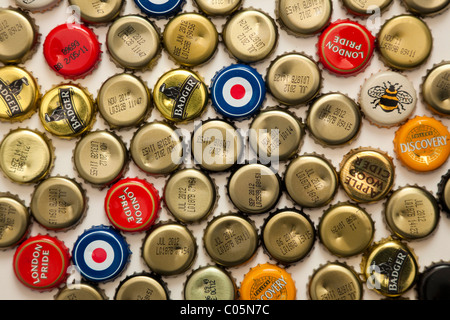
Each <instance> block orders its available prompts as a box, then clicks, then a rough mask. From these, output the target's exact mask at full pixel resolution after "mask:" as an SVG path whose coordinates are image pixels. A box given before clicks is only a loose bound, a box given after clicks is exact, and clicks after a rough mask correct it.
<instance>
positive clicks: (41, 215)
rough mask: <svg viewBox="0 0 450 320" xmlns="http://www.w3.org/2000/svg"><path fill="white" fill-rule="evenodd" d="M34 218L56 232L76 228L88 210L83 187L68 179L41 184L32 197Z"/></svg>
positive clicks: (45, 181) (50, 179)
mask: <svg viewBox="0 0 450 320" xmlns="http://www.w3.org/2000/svg"><path fill="white" fill-rule="evenodd" d="M30 210H31V214H32V216H33V218H34V219H35V220H36V221H37V222H38V223H39V224H40V225H41V226H43V227H44V228H46V229H49V230H54V231H62V230H67V229H69V228H73V227H74V226H76V225H77V224H78V223H79V222H80V221H81V220H82V218H83V217H84V215H85V213H86V210H87V198H86V195H85V191H84V190H83V189H82V187H81V185H80V184H79V183H78V182H76V181H75V180H73V179H69V178H66V177H60V176H56V177H50V178H47V179H45V180H44V181H42V182H41V183H39V184H38V185H37V186H36V187H35V189H34V192H33V194H32V196H31V202H30Z"/></svg>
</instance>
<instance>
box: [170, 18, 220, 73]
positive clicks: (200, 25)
mask: <svg viewBox="0 0 450 320" xmlns="http://www.w3.org/2000/svg"><path fill="white" fill-rule="evenodd" d="M163 44H164V48H165V49H166V51H167V52H168V54H169V55H170V57H171V58H172V59H173V60H175V62H177V63H179V64H180V65H182V66H186V67H193V66H198V65H200V64H203V63H205V62H207V61H208V60H210V59H211V57H212V56H213V55H214V53H215V52H216V49H217V46H218V44H219V33H218V32H217V30H216V27H215V25H214V24H213V23H212V22H211V20H210V19H209V18H207V17H205V16H204V15H201V14H199V13H194V12H192V13H182V14H178V15H176V16H174V17H173V18H172V19H170V20H169V22H168V23H167V25H166V27H165V28H164V33H163Z"/></svg>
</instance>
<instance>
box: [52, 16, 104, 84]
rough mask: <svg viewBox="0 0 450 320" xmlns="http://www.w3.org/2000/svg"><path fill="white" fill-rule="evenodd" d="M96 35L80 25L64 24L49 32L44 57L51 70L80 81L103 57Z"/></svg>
mask: <svg viewBox="0 0 450 320" xmlns="http://www.w3.org/2000/svg"><path fill="white" fill-rule="evenodd" d="M101 53H102V52H101V49H100V43H99V41H98V39H97V36H96V34H95V33H94V32H93V31H92V30H91V29H89V28H87V27H85V26H84V25H80V24H69V23H66V24H62V25H59V26H57V27H56V28H54V29H53V30H51V31H50V32H49V34H48V35H47V38H46V39H45V42H44V57H45V60H46V61H47V63H48V65H49V66H50V68H52V69H53V70H54V71H55V72H56V73H58V74H60V75H62V76H63V77H64V78H68V79H79V78H83V77H85V76H86V75H88V74H89V73H90V72H92V70H94V69H95V68H96V67H97V64H98V62H99V61H100V55H101Z"/></svg>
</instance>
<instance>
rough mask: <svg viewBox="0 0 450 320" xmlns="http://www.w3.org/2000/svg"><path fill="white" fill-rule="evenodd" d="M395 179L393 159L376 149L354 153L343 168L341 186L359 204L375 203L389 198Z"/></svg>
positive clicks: (355, 151)
mask: <svg viewBox="0 0 450 320" xmlns="http://www.w3.org/2000/svg"><path fill="white" fill-rule="evenodd" d="M394 179H395V166H394V162H393V160H392V158H391V157H390V156H389V155H388V154H387V153H385V152H383V151H380V150H377V149H374V148H357V149H352V150H350V152H348V153H347V154H346V155H345V156H344V158H343V160H342V162H341V165H340V172H339V182H340V184H341V186H342V188H343V189H344V191H345V192H346V193H347V195H348V196H349V197H350V198H351V199H352V200H353V201H356V202H359V203H373V202H376V201H379V200H381V199H383V198H385V197H386V196H387V194H388V193H389V191H391V189H392V186H393V185H394Z"/></svg>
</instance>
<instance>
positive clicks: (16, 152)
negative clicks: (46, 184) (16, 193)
mask: <svg viewBox="0 0 450 320" xmlns="http://www.w3.org/2000/svg"><path fill="white" fill-rule="evenodd" d="M54 159H55V154H54V148H53V144H52V142H51V141H50V139H48V138H47V137H46V135H45V134H43V133H40V132H39V131H36V130H30V129H25V128H17V129H14V130H12V131H10V132H9V133H8V134H7V135H6V136H5V137H4V138H3V140H2V142H1V144H0V168H1V169H2V171H3V173H4V174H5V176H6V177H8V178H9V179H10V180H11V181H14V182H17V183H35V182H37V181H40V180H42V179H44V178H45V177H46V176H47V175H48V174H49V173H50V171H51V169H52V168H53V163H54Z"/></svg>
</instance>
